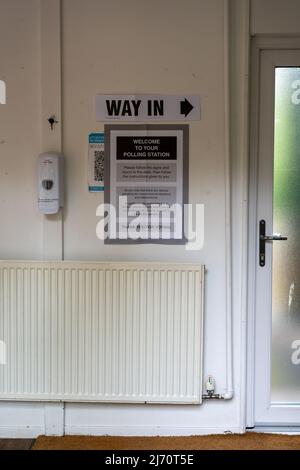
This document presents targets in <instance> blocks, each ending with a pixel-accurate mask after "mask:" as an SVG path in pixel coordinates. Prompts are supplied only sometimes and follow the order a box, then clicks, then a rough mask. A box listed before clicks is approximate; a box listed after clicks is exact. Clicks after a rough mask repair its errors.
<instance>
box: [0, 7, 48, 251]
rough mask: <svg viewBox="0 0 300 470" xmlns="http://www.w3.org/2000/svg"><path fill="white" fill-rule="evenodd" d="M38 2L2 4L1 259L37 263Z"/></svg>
mask: <svg viewBox="0 0 300 470" xmlns="http://www.w3.org/2000/svg"><path fill="white" fill-rule="evenodd" d="M39 47H40V45H39V1H38V0H26V2H24V1H23V2H22V1H16V0H12V1H6V0H0V79H2V80H4V81H5V82H6V84H7V104H6V105H1V106H0V214H1V229H0V258H4V259H6V258H8V259H9V258H21V259H22V258H24V259H30V258H31V259H38V258H40V256H41V249H42V222H41V218H40V216H39V213H38V211H37V207H36V204H35V200H36V177H35V175H36V156H37V154H38V153H39V151H40V119H39V107H40V95H39V92H38V91H39V87H40V75H39V61H38V57H39Z"/></svg>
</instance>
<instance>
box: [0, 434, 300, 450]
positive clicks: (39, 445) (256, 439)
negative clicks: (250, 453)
mask: <svg viewBox="0 0 300 470" xmlns="http://www.w3.org/2000/svg"><path fill="white" fill-rule="evenodd" d="M30 449H32V450H300V435H292V436H291V435H282V434H261V433H246V434H242V435H241V434H232V435H213V436H189V437H178V436H177V437H109V436H103V437H93V436H64V437H46V436H40V437H38V438H37V439H36V440H34V439H0V450H30Z"/></svg>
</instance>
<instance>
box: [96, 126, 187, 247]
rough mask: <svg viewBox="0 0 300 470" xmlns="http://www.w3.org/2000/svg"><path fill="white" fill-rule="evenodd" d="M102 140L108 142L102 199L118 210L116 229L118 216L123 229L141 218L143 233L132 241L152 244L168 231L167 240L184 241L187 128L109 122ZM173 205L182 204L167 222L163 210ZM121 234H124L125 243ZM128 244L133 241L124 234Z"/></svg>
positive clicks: (165, 236)
mask: <svg viewBox="0 0 300 470" xmlns="http://www.w3.org/2000/svg"><path fill="white" fill-rule="evenodd" d="M105 139H106V141H107V142H108V145H107V148H106V154H105V165H106V168H107V175H108V178H109V185H108V186H107V188H106V192H105V195H106V197H105V200H106V202H108V203H110V204H112V205H113V206H114V207H115V208H116V211H117V219H118V229H120V224H119V220H120V218H122V220H123V221H124V220H125V219H126V221H125V226H124V224H123V227H122V230H123V231H124V230H125V231H126V229H128V228H129V226H130V224H132V223H133V222H134V219H137V217H138V216H140V217H141V216H142V220H141V221H140V225H139V229H140V235H141V236H140V237H139V239H136V240H135V241H134V242H141V241H143V242H144V243H147V242H148V243H151V242H152V243H153V239H155V240H156V243H157V242H159V241H163V242H164V243H166V242H167V239H168V236H167V235H168V234H169V235H170V236H169V241H170V243H174V242H175V243H176V242H177V243H178V244H180V243H184V240H183V207H184V204H185V203H186V202H187V186H188V181H187V178H188V126H187V125H182V126H175V125H160V126H158V125H157V126H156V125H148V126H144V125H130V126H129V125H126V126H120V125H108V126H105ZM125 198H126V199H125ZM124 201H125V203H124ZM174 205H177V207H180V208H182V212H181V214H180V215H179V214H178V212H177V215H176V214H174V213H173V212H171V213H170V220H169V221H168V220H167V219H166V218H165V219H166V220H163V217H162V214H163V213H165V214H166V211H167V209H168V208H169V209H170V208H172V207H174ZM134 208H136V209H137V210H136V211H135V210H134ZM138 209H139V210H138ZM126 215H127V217H125V216H126ZM147 216H148V217H147ZM168 223H169V225H168ZM176 223H177V225H176ZM126 224H127V225H126ZM178 224H180V228H179V229H178ZM175 226H176V228H177V229H176V233H175V230H174V228H175ZM118 232H119V230H118ZM179 233H180V236H179V235H178V234H179ZM117 238H118V237H117ZM124 238H125V237H124V234H123V235H122V241H123V242H124ZM108 242H113V240H109V241H108ZM126 242H127V243H130V242H133V240H130V237H126Z"/></svg>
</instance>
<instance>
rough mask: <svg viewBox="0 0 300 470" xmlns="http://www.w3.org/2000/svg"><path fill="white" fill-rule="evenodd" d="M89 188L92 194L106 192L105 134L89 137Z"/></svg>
mask: <svg viewBox="0 0 300 470" xmlns="http://www.w3.org/2000/svg"><path fill="white" fill-rule="evenodd" d="M88 187H89V191H90V192H100V191H104V134H103V133H101V134H90V135H89V152H88Z"/></svg>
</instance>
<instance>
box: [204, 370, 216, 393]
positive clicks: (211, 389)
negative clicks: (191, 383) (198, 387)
mask: <svg viewBox="0 0 300 470" xmlns="http://www.w3.org/2000/svg"><path fill="white" fill-rule="evenodd" d="M215 388H216V387H215V379H214V378H213V376H212V375H209V376H208V377H207V381H206V391H207V395H208V396H210V397H212V396H213V395H214V393H215Z"/></svg>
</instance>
